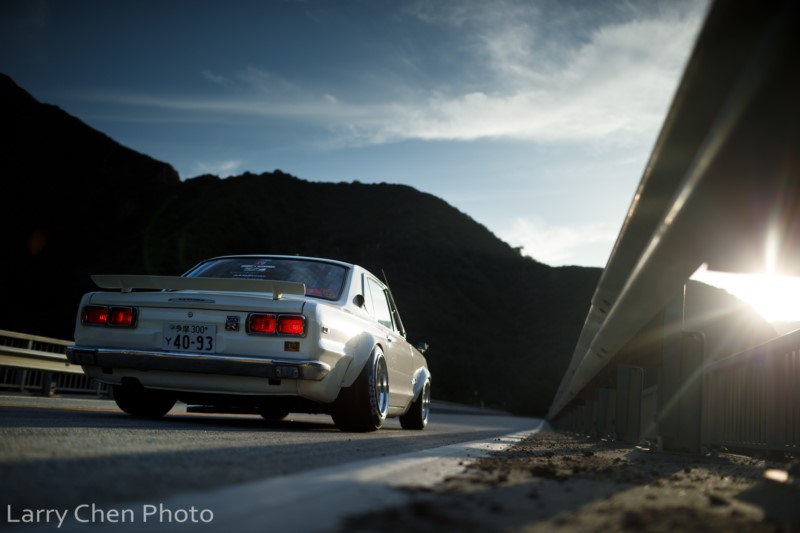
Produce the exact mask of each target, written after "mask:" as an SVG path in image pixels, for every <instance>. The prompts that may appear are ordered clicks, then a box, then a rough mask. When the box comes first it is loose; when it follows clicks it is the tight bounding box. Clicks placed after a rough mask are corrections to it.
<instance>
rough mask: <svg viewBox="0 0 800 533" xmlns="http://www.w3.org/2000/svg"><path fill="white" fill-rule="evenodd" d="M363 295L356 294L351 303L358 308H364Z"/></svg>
mask: <svg viewBox="0 0 800 533" xmlns="http://www.w3.org/2000/svg"><path fill="white" fill-rule="evenodd" d="M364 302H365V300H364V295H363V294H356V297H355V298H353V303H354V304H356V305H357V306H358V307H364Z"/></svg>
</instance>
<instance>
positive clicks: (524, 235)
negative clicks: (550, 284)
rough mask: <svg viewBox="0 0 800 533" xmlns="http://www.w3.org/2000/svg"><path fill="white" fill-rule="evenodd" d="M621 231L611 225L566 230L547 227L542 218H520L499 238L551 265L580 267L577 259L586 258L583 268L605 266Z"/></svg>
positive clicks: (580, 226) (568, 228) (575, 227)
mask: <svg viewBox="0 0 800 533" xmlns="http://www.w3.org/2000/svg"><path fill="white" fill-rule="evenodd" d="M618 230H619V228H615V227H612V226H611V225H610V224H608V225H599V226H598V225H596V224H594V225H579V226H566V225H551V224H547V223H545V222H544V221H543V220H542V219H538V218H517V219H516V220H514V222H513V223H512V224H511V226H510V227H509V228H508V229H507V230H506V231H505V232H502V233H500V235H498V236H499V237H500V238H501V239H503V240H504V241H506V242H507V243H509V244H510V245H512V246H521V247H522V252H523V253H524V254H525V255H528V256H530V257H532V258H534V259H536V260H537V261H541V262H542V263H545V264H548V265H567V264H576V262H575V261H574V260H573V259H574V258H575V257H581V258H582V261H580V264H594V265H604V264H605V262H606V260H607V259H608V257H607V253H608V250H609V249H611V247H612V246H613V244H614V240H615V239H616V237H617V232H618ZM587 248H595V249H597V251H598V252H597V257H591V253H588V254H587Z"/></svg>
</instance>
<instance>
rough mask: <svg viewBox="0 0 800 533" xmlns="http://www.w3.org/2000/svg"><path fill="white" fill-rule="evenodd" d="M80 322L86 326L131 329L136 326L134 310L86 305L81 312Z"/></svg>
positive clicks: (131, 308) (132, 308)
mask: <svg viewBox="0 0 800 533" xmlns="http://www.w3.org/2000/svg"><path fill="white" fill-rule="evenodd" d="M81 322H82V323H83V324H85V325H87V326H116V327H121V328H132V327H135V326H136V308H135V307H111V308H109V307H106V306H104V305H87V306H85V307H84V308H83V311H82V312H81Z"/></svg>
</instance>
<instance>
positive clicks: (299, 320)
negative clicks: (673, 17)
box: [278, 315, 305, 335]
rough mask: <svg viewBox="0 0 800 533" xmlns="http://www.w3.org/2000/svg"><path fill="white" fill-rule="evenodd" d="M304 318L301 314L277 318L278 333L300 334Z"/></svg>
mask: <svg viewBox="0 0 800 533" xmlns="http://www.w3.org/2000/svg"><path fill="white" fill-rule="evenodd" d="M304 326H305V319H304V318H303V316H302V315H284V316H281V317H280V318H278V333H280V334H281V335H302V334H303V328H304Z"/></svg>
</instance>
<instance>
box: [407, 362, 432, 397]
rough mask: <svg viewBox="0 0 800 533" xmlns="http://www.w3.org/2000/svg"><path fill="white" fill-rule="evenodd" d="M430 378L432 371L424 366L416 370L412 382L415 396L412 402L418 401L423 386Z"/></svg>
mask: <svg viewBox="0 0 800 533" xmlns="http://www.w3.org/2000/svg"><path fill="white" fill-rule="evenodd" d="M430 379H431V372H430V370H428V369H427V368H425V367H424V366H422V367H419V368H418V369H417V371H416V372H414V378H413V380H412V383H413V384H414V386H413V390H412V392H413V393H414V394H413V396H414V397H413V399H412V400H411V402H412V403H413V402H415V401H417V398H419V395H420V394H422V388H423V387H424V386H425V383H426V382H427V381H428V380H430Z"/></svg>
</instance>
